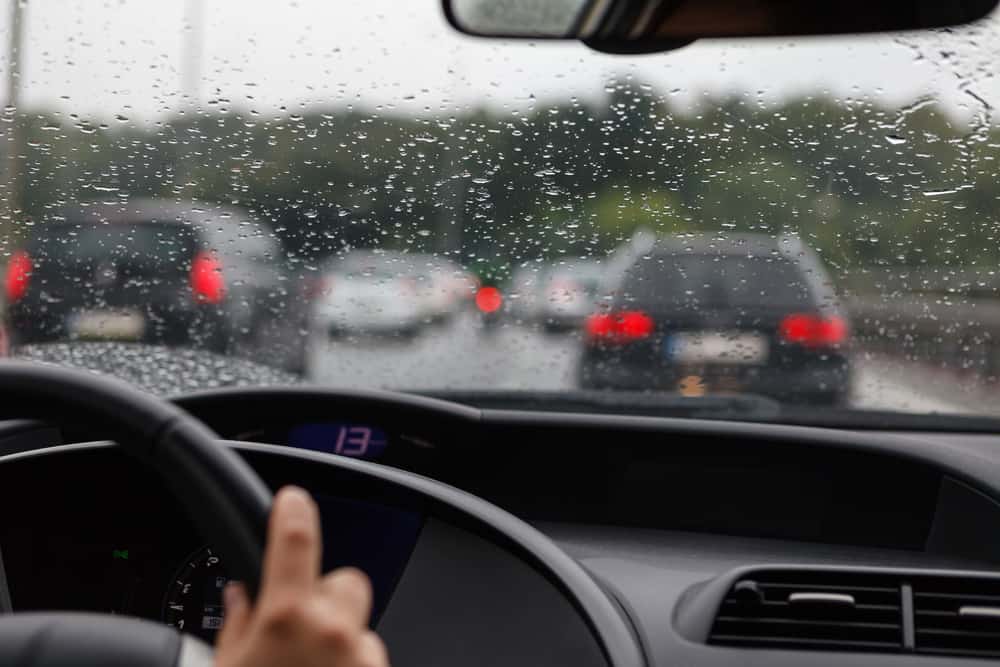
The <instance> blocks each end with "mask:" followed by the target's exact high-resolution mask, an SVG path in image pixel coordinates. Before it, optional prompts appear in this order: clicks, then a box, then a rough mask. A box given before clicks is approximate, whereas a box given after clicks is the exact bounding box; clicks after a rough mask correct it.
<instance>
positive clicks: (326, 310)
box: [310, 250, 428, 338]
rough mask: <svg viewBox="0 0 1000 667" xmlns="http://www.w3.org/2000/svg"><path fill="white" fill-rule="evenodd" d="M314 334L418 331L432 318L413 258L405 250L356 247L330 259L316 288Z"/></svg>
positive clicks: (411, 333)
mask: <svg viewBox="0 0 1000 667" xmlns="http://www.w3.org/2000/svg"><path fill="white" fill-rule="evenodd" d="M310 321H311V325H310V326H311V328H312V330H313V332H314V333H315V334H318V335H321V336H328V337H339V336H343V335H351V334H373V335H389V336H393V335H398V336H402V337H405V338H412V337H414V336H416V335H417V334H418V333H419V332H420V329H421V327H422V326H423V325H424V324H425V323H426V322H427V321H428V308H427V305H426V303H425V302H424V301H423V300H422V299H421V298H420V294H419V292H418V281H417V279H416V278H415V277H414V275H413V271H412V270H411V261H410V260H409V259H408V258H406V256H405V255H404V254H403V253H396V252H390V251H382V250H356V251H352V252H349V253H347V254H345V255H343V256H341V257H337V258H335V259H333V260H332V261H331V262H329V263H328V264H327V265H326V266H325V267H324V269H323V271H322V275H321V277H320V278H319V279H318V283H317V285H316V286H315V288H314V295H313V298H312V314H311V316H310Z"/></svg>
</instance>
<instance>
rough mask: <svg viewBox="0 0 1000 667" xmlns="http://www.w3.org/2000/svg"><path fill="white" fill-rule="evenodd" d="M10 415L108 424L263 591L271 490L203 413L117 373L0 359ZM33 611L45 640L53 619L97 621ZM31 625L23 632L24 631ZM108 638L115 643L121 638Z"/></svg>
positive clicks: (2, 407) (112, 435) (0, 387)
mask: <svg viewBox="0 0 1000 667" xmlns="http://www.w3.org/2000/svg"><path fill="white" fill-rule="evenodd" d="M57 417H58V419H56V418H57ZM8 418H11V419H13V418H33V419H38V420H41V421H48V422H53V421H57V422H66V421H78V422H82V423H87V424H93V425H94V426H96V427H98V428H100V429H101V431H102V432H103V433H106V434H107V437H108V439H111V440H115V441H116V442H117V443H118V444H119V446H121V447H122V448H123V449H124V450H125V451H126V452H127V453H128V454H130V455H132V456H134V457H135V458H137V459H139V460H140V461H141V462H142V463H143V464H145V465H147V466H149V467H150V469H152V470H154V471H155V472H156V473H157V474H159V475H160V476H161V477H162V478H163V480H164V482H165V483H166V484H167V486H168V488H169V489H170V490H171V492H172V493H173V494H174V495H175V496H176V497H177V498H178V500H180V502H181V504H182V505H183V506H184V508H185V509H186V510H187V513H188V515H189V516H190V517H191V519H192V520H193V521H194V522H195V524H196V525H197V526H198V529H199V530H200V531H201V532H202V534H203V535H205V536H206V538H210V539H211V541H212V543H213V546H214V547H215V548H217V549H218V550H219V552H220V553H221V554H222V555H223V556H224V557H225V558H226V567H227V569H228V571H229V572H230V573H231V574H232V575H233V576H234V578H237V579H239V580H241V581H243V582H244V583H245V585H246V586H247V589H248V591H249V592H250V593H251V595H253V594H255V593H256V591H257V588H258V585H259V582H260V572H261V564H262V561H263V553H264V543H265V539H266V533H267V517H268V514H269V512H270V506H271V500H272V496H271V492H270V490H269V489H268V488H267V486H265V485H264V483H263V481H261V479H260V478H259V477H258V476H257V474H256V473H255V472H254V471H253V470H252V469H251V468H250V466H249V465H247V463H246V462H245V461H243V459H241V458H240V457H239V456H237V455H236V454H235V453H233V452H232V451H230V450H229V449H227V448H225V447H223V446H222V445H220V444H219V443H218V436H217V435H216V434H215V433H213V432H212V431H211V429H209V428H208V427H207V426H205V425H204V424H203V423H201V422H200V421H198V420H197V419H196V418H195V417H193V416H191V415H189V414H188V413H186V412H184V411H183V410H181V409H180V408H178V407H177V406H175V405H173V404H171V403H168V402H167V401H164V400H162V399H159V398H157V397H155V396H152V395H150V394H147V393H145V392H143V391H141V390H139V389H137V388H135V387H133V386H131V385H129V384H126V383H124V382H121V381H119V380H116V379H113V378H109V377H106V376H100V375H96V374H93V373H89V372H85V371H79V370H71V369H66V368H61V367H58V366H49V365H46V364H39V363H35V362H22V361H4V362H2V363H0V419H8ZM17 616H18V615H15V616H14V617H12V618H17ZM33 616H36V617H37V618H39V619H40V622H39V623H38V624H35V625H33V626H32V627H35V628H36V632H35V634H37V635H38V636H37V637H36V640H38V641H41V640H42V639H44V636H45V635H47V634H53V633H51V632H50V631H51V628H52V627H53V623H55V624H56V626H57V627H65V626H66V625H67V624H69V625H70V627H71V628H72V627H73V624H74V623H77V624H80V623H83V622H84V620H82V619H90V620H91V621H92V620H93V618H94V617H93V615H72V614H62V615H59V614H55V615H53V614H44V615H33ZM98 618H100V617H98ZM73 619H76V621H74V620H73ZM129 622H130V623H133V624H134V623H136V622H139V621H135V620H134V619H129ZM140 623H141V622H140ZM86 624H88V625H93V624H91V623H89V622H86ZM21 625H22V626H24V625H25V623H24V622H23V621H22V622H21ZM98 625H99V624H98ZM148 625H152V624H148ZM24 629H25V628H24V627H22V628H21V629H20V632H21V633H22V635H23V631H24ZM163 629H164V630H169V629H168V628H166V627H165V626H164V627H163ZM102 634H103V633H102ZM112 634H115V633H112ZM117 634H119V635H122V634H125V633H117ZM140 634H141V633H140ZM5 635H6V636H7V637H10V634H9V633H7V632H3V628H2V624H0V640H2V639H3V638H4V636H5ZM56 636H59V637H62V638H63V641H69V640H67V639H66V637H71V636H78V635H74V633H73V632H70V633H59V632H57V633H54V636H53V639H55V638H56ZM107 639H108V640H110V641H111V642H114V641H115V637H114V636H111V637H107ZM21 643H22V644H23V642H21ZM2 648H3V647H2V646H0V649H2ZM109 650H110V648H109ZM2 654H3V651H2V650H0V655H2ZM84 662H86V661H84ZM5 664H9V663H5ZM27 664H43V663H27ZM45 664H47V663H45ZM88 664H89V663H88ZM157 664H165V663H159V662H158V661H157Z"/></svg>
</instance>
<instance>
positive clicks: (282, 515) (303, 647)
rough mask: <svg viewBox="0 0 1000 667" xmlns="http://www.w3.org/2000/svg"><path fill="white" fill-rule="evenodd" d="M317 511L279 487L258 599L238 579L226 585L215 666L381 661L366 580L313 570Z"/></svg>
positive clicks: (317, 553)
mask: <svg viewBox="0 0 1000 667" xmlns="http://www.w3.org/2000/svg"><path fill="white" fill-rule="evenodd" d="M322 550H323V545H322V541H321V538H320V525H319V509H318V508H317V507H316V503H314V502H313V500H312V498H310V497H309V494H308V493H306V492H305V491H303V490H302V489H299V488H296V487H285V488H284V489H282V490H281V491H279V492H278V494H277V496H275V499H274V507H273V509H272V510H271V522H270V525H269V526H268V536H267V550H266V552H265V554H264V572H263V574H262V577H261V586H260V594H259V595H258V597H257V604H256V605H254V606H251V605H250V600H249V598H248V597H247V593H246V590H245V589H244V588H243V587H242V586H241V585H240V584H235V583H233V584H229V586H228V587H227V588H226V591H225V599H224V602H225V605H226V618H225V623H224V624H223V626H222V631H221V632H220V633H219V640H218V643H217V645H216V649H215V665H216V667H287V666H288V665H295V666H296V667H311V666H313V665H316V666H319V665H322V666H323V667H387V666H388V664H389V659H388V657H387V655H386V651H385V646H384V645H383V644H382V641H381V640H380V639H379V638H378V636H377V635H376V634H375V633H374V632H372V631H371V630H369V629H368V619H369V615H370V614H371V599H372V593H371V584H370V583H369V581H368V578H367V577H366V576H365V575H364V574H363V573H361V572H360V571H358V570H355V569H349V568H344V569H340V570H335V571H333V572H331V573H330V574H328V575H326V576H323V577H321V576H320V559H321V555H322Z"/></svg>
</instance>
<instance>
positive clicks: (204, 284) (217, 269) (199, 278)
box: [191, 252, 226, 303]
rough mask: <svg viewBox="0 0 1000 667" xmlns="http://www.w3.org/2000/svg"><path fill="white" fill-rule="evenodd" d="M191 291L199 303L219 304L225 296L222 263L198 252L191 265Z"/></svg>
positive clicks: (209, 255)
mask: <svg viewBox="0 0 1000 667" xmlns="http://www.w3.org/2000/svg"><path fill="white" fill-rule="evenodd" d="M191 291H192V292H194V298H195V299H196V300H197V301H198V302H199V303H219V302H220V301H222V297H223V296H225V294H226V284H225V282H224V281H223V280H222V263H221V262H219V260H218V259H217V258H216V257H215V256H214V255H212V254H211V253H207V252H200V253H198V254H197V255H196V256H195V258H194V262H192V263H191Z"/></svg>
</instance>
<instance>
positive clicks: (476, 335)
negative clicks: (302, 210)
mask: <svg viewBox="0 0 1000 667" xmlns="http://www.w3.org/2000/svg"><path fill="white" fill-rule="evenodd" d="M578 354H579V338H578V335H577V334H559V335H554V334H545V333H542V332H540V331H538V330H536V329H533V328H529V327H524V326H517V325H512V324H510V325H508V324H504V325H502V326H499V327H497V328H496V329H494V330H492V331H489V330H485V329H483V327H482V325H481V324H480V322H479V320H478V318H477V317H476V316H475V315H472V314H463V315H460V316H456V318H455V319H454V320H453V321H451V322H449V323H446V324H443V325H439V326H432V327H428V328H427V329H425V330H424V331H423V332H422V333H421V334H420V335H419V336H418V337H416V338H415V339H413V340H401V339H394V338H382V339H371V338H370V337H353V338H347V339H344V340H336V341H329V340H325V339H323V340H320V339H316V340H314V342H313V343H312V344H311V345H310V350H309V355H308V356H309V361H308V367H309V375H310V378H311V379H312V380H313V381H316V382H318V383H321V384H329V385H334V386H343V387H359V386H360V387H371V388H383V389H477V388H478V389H534V390H563V389H573V388H574V387H575V367H576V361H577V356H578ZM853 368H854V386H853V389H852V392H851V402H852V405H853V406H854V407H858V408H867V409H877V410H897V411H903V412H918V413H928V412H942V413H980V414H995V415H1000V398H998V396H1000V393H998V390H995V389H991V388H988V387H985V386H982V385H981V384H979V383H977V382H976V381H974V380H972V379H963V378H961V377H959V376H957V375H955V374H953V373H950V372H947V371H944V370H940V369H933V368H928V367H925V366H920V365H916V364H913V363H906V362H902V361H897V360H893V359H891V358H887V357H884V356H877V355H870V354H867V353H865V352H864V351H863V350H862V351H858V352H856V353H855V355H854V365H853Z"/></svg>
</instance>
